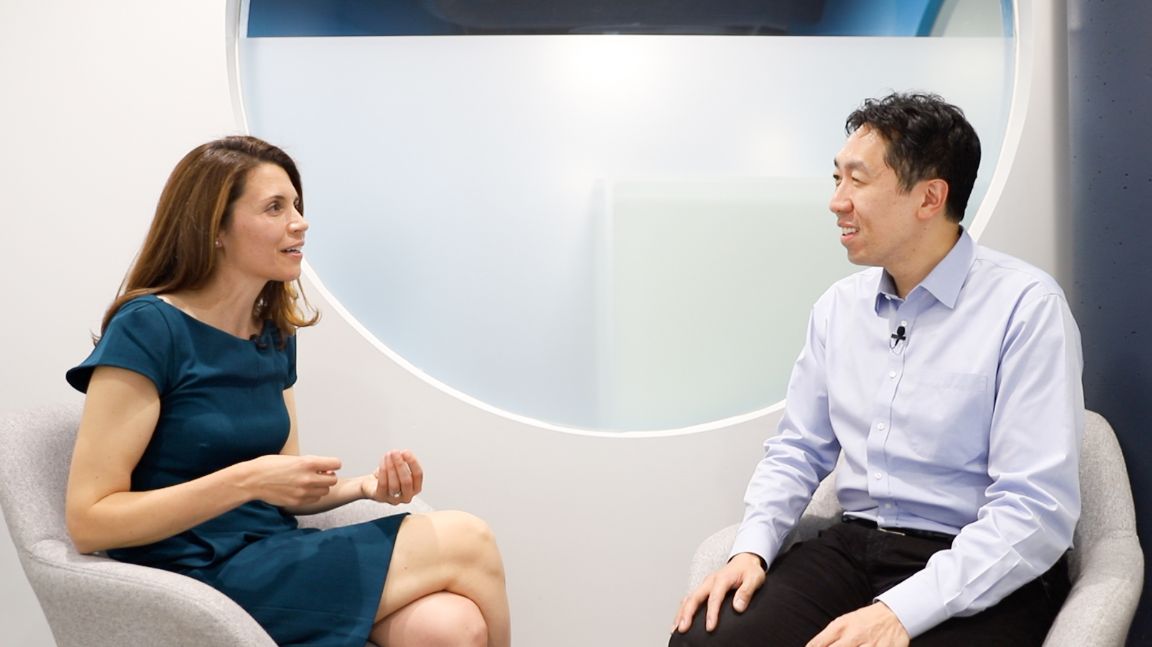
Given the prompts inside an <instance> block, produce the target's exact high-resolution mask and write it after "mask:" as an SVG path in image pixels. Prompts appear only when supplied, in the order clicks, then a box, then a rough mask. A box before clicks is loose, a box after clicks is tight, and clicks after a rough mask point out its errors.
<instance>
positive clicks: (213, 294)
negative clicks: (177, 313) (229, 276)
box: [159, 281, 263, 338]
mask: <svg viewBox="0 0 1152 647" xmlns="http://www.w3.org/2000/svg"><path fill="white" fill-rule="evenodd" d="M259 295H260V290H259V289H256V290H253V289H252V288H251V287H248V288H241V287H240V286H237V285H235V284H227V283H224V282H222V281H210V282H209V283H208V285H206V286H204V287H201V288H197V289H195V290H180V291H178V292H171V293H167V294H163V295H159V296H161V297H162V298H163V299H164V300H165V301H167V302H168V303H170V304H171V305H173V306H175V307H177V308H179V309H180V310H182V311H184V312H185V313H186V314H187V315H189V316H190V317H192V318H194V319H197V320H199V321H202V322H204V323H206V324H208V325H209V326H212V327H214V328H219V329H220V330H223V331H224V332H227V333H230V334H232V335H235V336H237V337H241V338H247V337H250V336H252V335H254V334H259V333H260V330H261V327H262V326H263V322H260V321H257V320H256V319H255V317H253V316H252V310H253V306H254V305H255V303H256V298H257V297H258V296H259Z"/></svg>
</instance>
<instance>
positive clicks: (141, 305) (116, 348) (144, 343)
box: [65, 301, 172, 393]
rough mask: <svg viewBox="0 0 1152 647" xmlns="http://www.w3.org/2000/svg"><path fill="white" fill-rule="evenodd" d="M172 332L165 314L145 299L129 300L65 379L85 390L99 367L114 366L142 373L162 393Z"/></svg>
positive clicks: (167, 370)
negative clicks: (142, 300)
mask: <svg viewBox="0 0 1152 647" xmlns="http://www.w3.org/2000/svg"><path fill="white" fill-rule="evenodd" d="M171 347H172V333H171V331H170V329H169V327H168V323H167V321H165V320H164V315H163V314H162V313H161V312H160V311H159V310H158V309H157V308H156V307H155V306H154V305H152V304H150V303H147V302H138V301H129V302H128V303H125V304H124V305H123V306H121V307H120V310H119V311H117V313H116V314H115V315H114V316H113V317H112V320H111V321H110V322H108V327H107V329H106V330H105V331H104V334H103V336H101V337H100V341H99V342H98V343H97V344H96V348H94V349H93V350H92V354H90V355H89V356H88V358H87V359H85V360H84V361H83V362H82V363H80V364H79V365H78V366H75V367H73V368H71V369H69V370H68V372H67V373H66V374H65V378H66V379H67V380H68V383H69V384H71V385H72V387H73V388H75V389H76V390H77V391H80V392H82V393H87V392H88V383H89V382H90V381H91V379H92V373H93V372H94V371H95V370H96V367H98V366H114V367H116V368H123V369H127V370H130V371H134V372H136V373H139V374H141V375H143V376H144V377H146V378H148V379H149V380H151V381H152V383H153V384H155V385H156V390H157V392H159V393H164V392H165V391H166V390H167V388H168V385H169V383H170V375H171V370H170V366H169V364H170V358H171Z"/></svg>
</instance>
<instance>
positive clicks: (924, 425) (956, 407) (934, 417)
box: [904, 371, 992, 467]
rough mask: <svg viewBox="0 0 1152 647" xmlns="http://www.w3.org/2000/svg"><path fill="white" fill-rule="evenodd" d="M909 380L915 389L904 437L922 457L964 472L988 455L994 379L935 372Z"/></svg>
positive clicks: (909, 394)
mask: <svg viewBox="0 0 1152 647" xmlns="http://www.w3.org/2000/svg"><path fill="white" fill-rule="evenodd" d="M904 379H905V384H907V385H908V387H909V388H908V390H907V392H906V395H907V399H906V400H905V403H906V406H907V407H908V409H907V411H909V416H908V417H907V420H906V421H905V423H904V427H905V429H904V431H905V435H906V438H907V439H908V444H909V446H910V447H911V449H912V451H913V453H914V454H915V455H916V456H918V457H921V458H923V459H926V460H930V461H933V462H941V461H944V462H948V463H949V464H951V465H952V466H954V467H959V466H961V465H966V464H969V463H972V462H975V461H980V460H982V459H983V458H984V457H985V456H986V455H987V452H988V427H989V424H990V420H989V416H990V413H991V410H992V406H991V398H990V397H989V388H990V387H989V382H990V378H989V377H988V376H986V375H982V374H979V373H952V372H945V371H929V372H921V373H919V374H916V375H905V378H904Z"/></svg>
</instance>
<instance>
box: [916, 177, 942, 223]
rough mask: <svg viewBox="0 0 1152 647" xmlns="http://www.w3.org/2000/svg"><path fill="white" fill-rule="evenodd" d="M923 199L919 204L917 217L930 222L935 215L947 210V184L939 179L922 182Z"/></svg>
mask: <svg viewBox="0 0 1152 647" xmlns="http://www.w3.org/2000/svg"><path fill="white" fill-rule="evenodd" d="M922 184H923V192H924V193H923V195H924V199H923V201H922V202H921V203H920V209H919V211H918V212H917V214H916V215H917V216H918V217H919V218H920V219H922V220H930V219H932V218H934V217H935V216H936V215H937V214H941V213H945V212H947V210H948V183H947V182H945V181H944V180H941V179H940V178H935V179H932V180H923V181H922Z"/></svg>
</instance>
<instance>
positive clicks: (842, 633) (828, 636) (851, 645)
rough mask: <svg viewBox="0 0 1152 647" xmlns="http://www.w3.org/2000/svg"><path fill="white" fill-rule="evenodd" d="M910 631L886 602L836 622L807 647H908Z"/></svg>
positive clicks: (867, 607) (874, 604)
mask: <svg viewBox="0 0 1152 647" xmlns="http://www.w3.org/2000/svg"><path fill="white" fill-rule="evenodd" d="M909 640H910V638H909V637H908V631H907V630H906V629H904V625H903V624H902V623H901V622H900V619H899V618H897V617H896V614H895V613H892V610H891V609H889V608H888V605H886V604H884V603H883V602H874V603H872V604H870V605H868V606H866V607H864V608H861V609H857V610H855V611H853V612H852V613H846V614H844V615H842V616H840V617H839V618H836V619H835V620H833V621H832V622H831V623H829V624H828V626H827V627H825V628H824V631H821V632H820V633H818V634H816V637H815V638H813V639H812V640H810V641H809V642H808V645H807V646H806V647H858V646H860V645H864V646H866V647H908V642H909Z"/></svg>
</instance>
